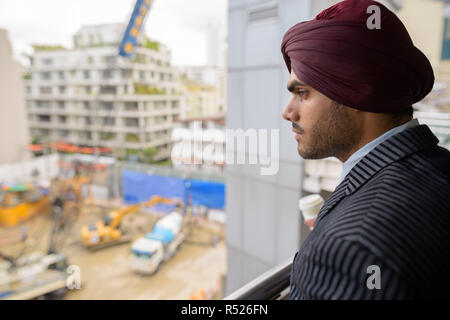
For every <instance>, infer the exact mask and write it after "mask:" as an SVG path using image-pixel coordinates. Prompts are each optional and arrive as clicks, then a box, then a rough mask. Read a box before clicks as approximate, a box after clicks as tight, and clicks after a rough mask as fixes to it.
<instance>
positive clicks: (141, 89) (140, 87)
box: [134, 84, 166, 94]
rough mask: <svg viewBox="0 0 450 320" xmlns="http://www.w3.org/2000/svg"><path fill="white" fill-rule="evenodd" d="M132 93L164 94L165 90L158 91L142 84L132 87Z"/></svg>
mask: <svg viewBox="0 0 450 320" xmlns="http://www.w3.org/2000/svg"><path fill="white" fill-rule="evenodd" d="M134 93H135V94H165V93H166V90H165V89H159V88H154V87H149V86H144V85H142V84H135V85H134Z"/></svg>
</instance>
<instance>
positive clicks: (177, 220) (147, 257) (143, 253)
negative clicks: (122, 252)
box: [131, 211, 185, 274]
mask: <svg viewBox="0 0 450 320" xmlns="http://www.w3.org/2000/svg"><path fill="white" fill-rule="evenodd" d="M182 220H183V217H182V216H181V214H179V213H178V212H176V211H174V212H172V213H170V214H169V215H167V216H165V217H164V218H162V219H160V220H159V221H158V222H157V223H156V224H155V226H154V227H153V231H152V232H151V233H148V234H147V235H146V236H145V237H141V238H138V239H136V241H134V242H133V244H132V245H131V252H132V256H131V268H132V269H133V271H135V272H137V273H141V274H153V273H155V272H156V271H157V270H158V268H159V266H160V265H161V264H162V263H163V262H164V261H167V260H168V259H169V258H170V257H172V256H173V255H174V254H175V252H176V251H177V249H178V248H179V246H180V245H181V244H182V243H183V241H184V238H185V235H184V234H183V233H182V232H181V223H182Z"/></svg>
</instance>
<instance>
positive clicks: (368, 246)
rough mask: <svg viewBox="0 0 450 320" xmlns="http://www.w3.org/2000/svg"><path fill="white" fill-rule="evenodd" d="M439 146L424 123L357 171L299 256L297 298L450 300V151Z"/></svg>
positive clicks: (396, 137)
mask: <svg viewBox="0 0 450 320" xmlns="http://www.w3.org/2000/svg"><path fill="white" fill-rule="evenodd" d="M437 143H438V139H437V138H436V136H435V135H434V134H433V133H432V132H431V130H430V129H429V127H428V126H426V125H419V126H416V127H412V128H409V129H407V130H405V131H402V132H400V133H398V134H396V135H394V136H392V137H390V138H389V139H387V140H386V141H384V142H383V143H381V144H380V145H378V146H377V147H376V148H375V149H373V150H372V151H371V152H370V153H368V154H367V155H366V156H365V157H364V158H362V159H361V161H360V162H358V163H357V164H356V165H355V166H354V167H353V169H352V170H351V171H350V172H349V174H348V175H347V176H346V177H345V179H344V180H343V181H342V182H341V183H340V184H339V185H338V186H337V187H336V190H335V191H334V192H333V193H332V194H331V195H330V197H329V198H328V199H327V200H326V201H325V203H324V205H323V207H322V208H321V210H320V212H319V214H318V217H317V220H316V225H315V227H314V230H313V231H312V232H311V233H310V234H309V236H308V237H307V238H306V239H305V241H304V242H303V244H302V246H301V248H300V250H299V251H298V252H297V254H296V255H295V258H294V262H293V265H292V271H291V293H290V296H291V299H420V298H449V297H450V259H449V258H450V257H449V254H450V184H449V181H450V152H449V151H448V150H447V149H444V148H442V147H440V146H438V145H437ZM370 266H376V267H370ZM368 268H369V269H368ZM373 268H375V269H376V268H379V269H378V270H375V269H373ZM374 270H375V271H374ZM378 271H379V272H378ZM377 279H378V280H379V284H380V286H377V287H375V288H373V286H374V285H376V283H377ZM368 283H369V284H370V285H369V286H368V285H367V284H368Z"/></svg>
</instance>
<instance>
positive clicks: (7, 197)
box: [0, 183, 50, 227]
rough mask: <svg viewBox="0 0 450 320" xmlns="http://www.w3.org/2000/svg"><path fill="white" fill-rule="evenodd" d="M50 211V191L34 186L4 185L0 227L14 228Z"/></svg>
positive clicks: (1, 198)
mask: <svg viewBox="0 0 450 320" xmlns="http://www.w3.org/2000/svg"><path fill="white" fill-rule="evenodd" d="M49 210H50V205H49V197H48V189H47V188H44V187H40V186H37V185H34V184H22V183H16V184H3V185H2V186H1V189H0V225H3V226H6V227H13V226H15V225H17V224H19V223H21V222H24V221H25V220H27V219H29V218H31V217H32V216H34V215H35V214H38V213H40V212H48V211H49Z"/></svg>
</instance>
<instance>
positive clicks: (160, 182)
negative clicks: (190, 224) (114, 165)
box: [122, 170, 225, 209]
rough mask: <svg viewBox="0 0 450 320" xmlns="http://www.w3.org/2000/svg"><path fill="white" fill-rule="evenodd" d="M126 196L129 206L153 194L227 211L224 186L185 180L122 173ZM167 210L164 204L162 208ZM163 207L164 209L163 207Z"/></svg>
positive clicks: (125, 171)
mask: <svg viewBox="0 0 450 320" xmlns="http://www.w3.org/2000/svg"><path fill="white" fill-rule="evenodd" d="M122 186H123V196H124V200H125V202H126V203H127V204H132V203H138V202H142V201H147V200H148V199H149V198H151V197H152V196H154V195H158V196H162V197H167V198H173V199H180V200H183V201H184V203H190V204H193V205H204V206H206V207H208V208H214V209H224V208H225V184H224V183H220V182H209V181H202V180H194V179H182V178H175V177H167V176H161V175H149V174H145V173H141V172H135V171H129V170H123V171H122ZM161 206H162V207H164V205H161ZM162 207H161V208H162Z"/></svg>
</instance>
